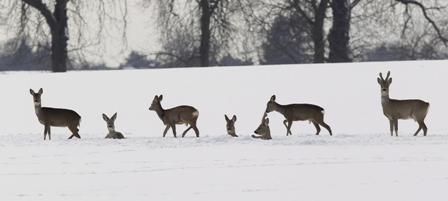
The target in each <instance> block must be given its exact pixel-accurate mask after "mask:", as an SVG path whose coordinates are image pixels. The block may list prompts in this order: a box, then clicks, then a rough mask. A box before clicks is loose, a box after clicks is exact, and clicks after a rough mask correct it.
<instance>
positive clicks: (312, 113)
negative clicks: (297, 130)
mask: <svg viewBox="0 0 448 201" xmlns="http://www.w3.org/2000/svg"><path fill="white" fill-rule="evenodd" d="M275 98H276V97H275V95H272V97H271V99H270V100H269V101H268V103H267V107H266V113H269V112H272V111H277V112H279V113H280V114H282V115H283V116H285V119H286V120H284V121H283V124H284V125H285V127H286V136H288V135H292V133H291V126H292V122H293V121H306V120H308V121H310V122H311V123H313V124H314V126H315V127H316V135H319V133H320V126H319V125H321V126H323V127H324V128H326V129H327V130H328V132H329V133H330V135H333V134H332V132H331V128H330V126H329V125H327V124H326V123H325V122H324V113H325V111H324V109H323V108H322V107H319V106H317V105H312V104H290V105H280V104H278V103H277V102H275Z"/></svg>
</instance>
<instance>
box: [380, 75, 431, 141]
mask: <svg viewBox="0 0 448 201" xmlns="http://www.w3.org/2000/svg"><path fill="white" fill-rule="evenodd" d="M377 81H378V84H380V86H381V105H382V106H383V113H384V116H386V117H387V118H388V119H389V124H390V135H391V136H393V135H394V134H393V131H394V130H395V136H398V120H399V119H414V120H415V121H416V122H417V123H418V129H417V131H416V132H415V134H414V136H417V134H418V133H419V132H420V130H422V129H423V135H424V136H426V133H427V131H428V128H427V127H426V125H425V117H426V114H428V109H429V103H427V102H424V101H422V100H416V99H414V100H396V99H390V98H389V86H390V84H391V83H392V78H390V71H388V72H387V76H386V79H384V78H383V75H382V73H380V77H379V78H378V79H377Z"/></svg>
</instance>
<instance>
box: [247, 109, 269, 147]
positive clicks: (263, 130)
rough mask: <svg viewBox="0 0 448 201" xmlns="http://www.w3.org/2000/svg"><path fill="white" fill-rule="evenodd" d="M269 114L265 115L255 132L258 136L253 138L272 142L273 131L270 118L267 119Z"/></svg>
mask: <svg viewBox="0 0 448 201" xmlns="http://www.w3.org/2000/svg"><path fill="white" fill-rule="evenodd" d="M266 116H267V113H266V112H265V113H264V114H263V118H261V124H260V125H259V126H258V128H257V129H256V130H255V131H254V133H255V134H257V135H252V137H253V138H260V139H262V140H270V139H272V137H271V129H270V128H269V118H266Z"/></svg>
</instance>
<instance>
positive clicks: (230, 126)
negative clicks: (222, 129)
mask: <svg viewBox="0 0 448 201" xmlns="http://www.w3.org/2000/svg"><path fill="white" fill-rule="evenodd" d="M224 117H225V119H226V122H227V124H226V128H227V134H228V135H230V136H232V137H238V135H237V134H236V132H235V122H236V115H233V117H232V119H229V117H228V116H227V115H224Z"/></svg>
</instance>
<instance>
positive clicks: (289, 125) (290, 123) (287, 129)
mask: <svg viewBox="0 0 448 201" xmlns="http://www.w3.org/2000/svg"><path fill="white" fill-rule="evenodd" d="M291 126H292V121H288V126H286V136H288V134H289V135H292V132H291Z"/></svg>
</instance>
